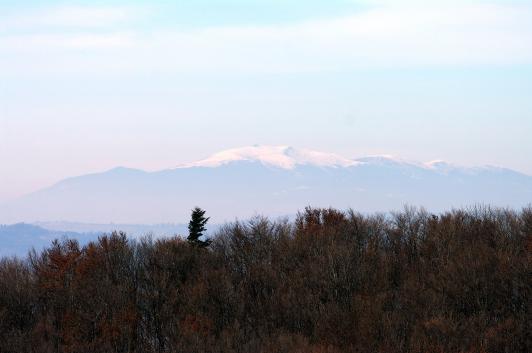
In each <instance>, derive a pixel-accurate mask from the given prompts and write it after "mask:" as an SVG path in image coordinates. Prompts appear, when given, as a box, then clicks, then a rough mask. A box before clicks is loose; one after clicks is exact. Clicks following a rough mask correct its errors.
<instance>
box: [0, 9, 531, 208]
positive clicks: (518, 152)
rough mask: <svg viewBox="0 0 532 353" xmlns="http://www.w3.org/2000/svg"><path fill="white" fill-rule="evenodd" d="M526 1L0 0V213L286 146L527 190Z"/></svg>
mask: <svg viewBox="0 0 532 353" xmlns="http://www.w3.org/2000/svg"><path fill="white" fill-rule="evenodd" d="M530 136H532V0H528V1H525V0H522V1H518V0H516V1H512V0H505V1H502V0H500V1H495V0H493V1H482V0H477V1H474V0H471V1H468V0H460V1H458V0H456V1H453V0H445V1H444V0H434V1H427V0H424V1H415V0H412V1H409V0H404V1H401V0H396V1H391V0H381V1H379V0H373V1H372V0H360V1H357V0H327V1H325V0H322V1H317V0H304V1H303V0H297V1H296V0H195V1H184V0H178V1H162V0H155V1H140V0H139V1H116V0H106V1H97V0H96V1H95V0H92V1H75V0H74V1H68V2H66V1H54V0H49V1H42V0H40V1H35V0H26V1H15V0H12V1H6V0H0V202H3V201H7V200H10V199H13V198H16V197H18V196H20V195H23V194H26V193H29V192H32V191H34V190H37V189H39V188H42V187H46V186H49V185H50V184H53V183H55V182H57V181H59V180H61V179H64V178H65V177H69V176H74V175H81V174H86V173H91V172H97V171H103V170H106V169H110V168H113V167H116V166H127V167H132V168H140V169H145V170H158V169H165V168H170V167H173V166H176V165H178V164H181V163H185V162H191V161H194V160H198V159H202V158H205V157H207V156H208V155H210V154H212V153H215V152H218V151H220V150H223V149H228V148H233V147H239V146H246V145H253V144H265V145H276V144H280V145H292V146H295V147H301V148H310V149H315V150H321V151H325V152H332V153H337V154H340V155H343V156H345V157H350V158H356V157H361V156H365V155H375V154H389V155H396V156H398V157H401V158H405V159H410V160H417V161H430V160H435V159H443V160H447V161H450V162H454V163H457V164H462V165H485V164H488V165H496V166H503V167H508V168H512V169H515V170H518V171H521V172H524V173H527V174H529V175H532V138H531V137H530Z"/></svg>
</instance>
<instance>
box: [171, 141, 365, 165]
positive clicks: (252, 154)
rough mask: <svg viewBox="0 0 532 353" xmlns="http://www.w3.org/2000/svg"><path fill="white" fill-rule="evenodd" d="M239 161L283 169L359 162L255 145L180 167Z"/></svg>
mask: <svg viewBox="0 0 532 353" xmlns="http://www.w3.org/2000/svg"><path fill="white" fill-rule="evenodd" d="M238 161H251V162H260V163H262V164H264V165H267V166H271V167H276V168H282V169H293V168H295V167H296V166H298V165H311V166H317V167H331V168H335V167H350V166H354V165H357V164H359V163H358V162H356V161H353V160H350V159H347V158H344V157H341V156H338V155H336V154H332V153H324V152H317V151H312V150H308V149H299V148H294V147H291V146H261V145H254V146H248V147H240V148H233V149H229V150H225V151H221V152H218V153H215V154H213V155H212V156H210V157H208V158H206V159H203V160H200V161H197V162H192V163H187V164H183V165H180V166H178V168H190V167H207V168H214V167H219V166H222V165H225V164H229V163H232V162H238Z"/></svg>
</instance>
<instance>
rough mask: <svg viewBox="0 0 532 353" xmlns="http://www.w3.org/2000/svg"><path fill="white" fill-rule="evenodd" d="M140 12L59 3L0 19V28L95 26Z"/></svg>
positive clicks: (132, 17)
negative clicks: (43, 8)
mask: <svg viewBox="0 0 532 353" xmlns="http://www.w3.org/2000/svg"><path fill="white" fill-rule="evenodd" d="M140 15H141V11H140V9H136V8H133V7H124V6H105V7H91V6H63V7H55V8H50V9H46V10H40V11H34V12H30V13H24V14H15V15H11V16H9V17H5V18H3V19H1V21H0V29H1V30H3V31H8V30H22V29H23V30H39V29H42V28H43V27H45V28H46V27H67V28H72V27H73V28H99V27H108V26H114V25H117V24H124V23H128V22H131V21H133V20H135V19H137V18H139V17H140Z"/></svg>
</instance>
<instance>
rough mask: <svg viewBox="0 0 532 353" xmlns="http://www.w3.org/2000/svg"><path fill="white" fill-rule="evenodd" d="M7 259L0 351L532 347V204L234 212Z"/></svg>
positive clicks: (1, 276) (0, 287)
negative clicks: (168, 232)
mask: <svg viewBox="0 0 532 353" xmlns="http://www.w3.org/2000/svg"><path fill="white" fill-rule="evenodd" d="M212 240H213V241H212V243H211V244H210V245H209V246H208V247H205V248H203V247H200V246H197V245H194V244H191V243H189V242H187V241H185V240H183V239H181V238H167V239H162V240H156V241H155V240H150V239H144V240H141V241H133V240H129V239H128V238H127V237H126V235H125V234H118V233H114V234H110V235H108V236H102V237H100V239H99V240H98V241H96V242H92V243H89V244H88V245H86V246H83V247H81V246H80V245H78V243H77V242H76V241H73V240H72V241H69V240H63V241H60V242H54V243H53V244H51V245H50V246H49V247H48V248H47V249H46V250H44V251H43V252H40V253H36V252H34V253H33V254H31V255H30V256H28V257H27V258H25V259H12V258H5V259H3V260H2V261H1V263H0V352H2V353H4V352H6V353H7V352H17V353H22V352H187V353H188V352H224V353H226V352H242V353H244V352H253V353H270V352H271V353H278V352H298V353H307V352H328V353H335V352H367V353H373V352H419V353H422V352H423V353H425V352H438V353H443V352H476V353H484V352H530V351H532V342H531V335H530V312H529V306H530V297H531V288H530V285H531V281H530V260H531V255H530V253H531V250H532V209H530V208H527V209H524V210H522V211H520V212H513V211H507V210H493V209H488V208H476V209H469V210H456V211H452V212H447V213H443V214H440V215H432V214H429V213H426V212H423V211H415V210H411V209H407V210H405V211H403V212H402V213H398V214H389V215H373V216H363V215H361V214H357V213H354V212H340V211H337V210H333V209H307V210H305V211H304V212H302V213H300V214H299V216H298V217H297V219H296V220H295V221H294V222H289V221H271V220H268V219H265V218H260V217H257V218H255V219H253V220H251V221H249V222H245V223H232V224H227V225H226V226H224V227H223V228H222V229H221V230H219V231H218V232H217V234H216V236H215V237H214V238H213V239H212Z"/></svg>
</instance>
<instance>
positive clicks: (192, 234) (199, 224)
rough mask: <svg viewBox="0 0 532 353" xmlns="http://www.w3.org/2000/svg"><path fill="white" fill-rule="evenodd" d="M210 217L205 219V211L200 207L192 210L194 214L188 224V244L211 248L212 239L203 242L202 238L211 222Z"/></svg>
mask: <svg viewBox="0 0 532 353" xmlns="http://www.w3.org/2000/svg"><path fill="white" fill-rule="evenodd" d="M209 219H210V217H205V210H202V209H201V208H199V207H195V208H194V209H193V210H192V214H191V216H190V222H189V223H188V232H189V234H188V238H187V240H188V242H189V243H191V244H193V245H195V246H198V247H201V248H204V247H207V246H209V244H210V243H211V240H210V239H207V240H201V239H200V237H201V236H203V232H205V231H206V230H207V228H206V227H205V225H206V224H207V222H208V221H209Z"/></svg>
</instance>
